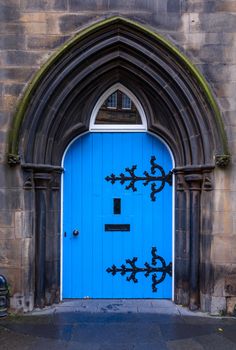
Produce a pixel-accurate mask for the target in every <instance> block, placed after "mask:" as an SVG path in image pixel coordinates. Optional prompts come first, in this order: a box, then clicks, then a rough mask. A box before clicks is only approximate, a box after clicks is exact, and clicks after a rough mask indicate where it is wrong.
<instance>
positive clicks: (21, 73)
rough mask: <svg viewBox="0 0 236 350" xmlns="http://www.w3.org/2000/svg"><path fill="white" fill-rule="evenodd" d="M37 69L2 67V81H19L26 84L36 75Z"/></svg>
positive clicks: (0, 78) (0, 75) (0, 73)
mask: <svg viewBox="0 0 236 350" xmlns="http://www.w3.org/2000/svg"><path fill="white" fill-rule="evenodd" d="M35 71H36V69H35V68H33V67H17V68H16V67H12V68H8V67H5V68H3V67H1V68H0V80H7V81H8V82H9V81H10V80H11V81H17V82H18V83H24V82H27V81H28V80H30V78H31V77H32V76H33V74H34V73H35Z"/></svg>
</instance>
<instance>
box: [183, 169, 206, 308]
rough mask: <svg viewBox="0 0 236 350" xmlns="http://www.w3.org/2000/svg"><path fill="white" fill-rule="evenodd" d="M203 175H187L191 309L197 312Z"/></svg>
mask: <svg viewBox="0 0 236 350" xmlns="http://www.w3.org/2000/svg"><path fill="white" fill-rule="evenodd" d="M202 180H203V179H202V175H201V174H189V175H185V181H186V182H187V183H188V184H189V190H190V208H189V210H190V275H189V283H190V288H189V308H190V310H196V309H198V308H199V306H200V294H199V287H200V279H199V267H200V231H201V220H200V218H201V190H202Z"/></svg>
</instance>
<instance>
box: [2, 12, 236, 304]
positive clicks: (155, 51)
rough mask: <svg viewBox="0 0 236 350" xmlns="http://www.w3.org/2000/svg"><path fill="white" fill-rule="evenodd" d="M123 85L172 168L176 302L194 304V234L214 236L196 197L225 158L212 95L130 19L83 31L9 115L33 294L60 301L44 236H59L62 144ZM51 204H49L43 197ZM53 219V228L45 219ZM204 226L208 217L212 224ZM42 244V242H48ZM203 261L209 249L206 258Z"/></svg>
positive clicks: (204, 267) (171, 51)
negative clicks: (30, 234) (31, 253)
mask: <svg viewBox="0 0 236 350" xmlns="http://www.w3.org/2000/svg"><path fill="white" fill-rule="evenodd" d="M118 83H119V84H122V85H123V86H124V87H125V88H126V89H128V90H129V91H130V92H131V93H132V94H133V95H134V96H136V98H137V100H138V101H140V103H141V106H142V108H143V110H144V113H145V115H146V116H147V129H148V130H149V131H150V132H152V133H154V134H156V135H158V136H161V137H162V139H164V141H165V142H166V143H167V144H168V145H169V147H170V148H171V150H172V152H173V154H174V157H175V163H176V169H175V173H176V205H175V208H176V209H175V210H176V229H175V232H176V237H177V238H178V239H176V246H175V251H176V264H175V300H176V302H179V303H182V304H188V305H190V307H191V308H196V307H198V306H199V293H200V282H199V281H200V278H201V280H202V281H203V282H201V286H203V287H201V288H203V289H204V293H207V288H210V286H209V287H207V286H206V284H204V281H205V280H206V276H207V275H209V274H210V268H211V267H210V264H207V263H206V261H207V259H206V258H205V257H204V259H203V260H202V261H200V255H199V247H200V241H199V237H200V233H201V232H203V231H204V230H208V231H209V230H210V227H208V226H207V225H210V224H209V223H206V220H204V215H205V214H204V211H205V210H204V207H203V206H204V205H205V206H207V205H209V202H210V200H211V199H210V198H211V197H210V196H209V202H207V201H206V203H205V204H204V203H203V204H202V206H201V204H200V203H201V196H202V193H204V196H205V197H207V193H209V191H211V190H212V176H213V170H214V167H215V166H216V165H223V166H224V165H226V164H227V162H228V161H229V151H228V146H227V139H226V134H225V131H224V126H223V121H222V119H221V115H220V112H219V109H218V107H217V104H216V102H215V100H214V98H213V95H212V93H211V91H210V89H209V87H208V85H207V83H206V81H205V80H204V78H203V77H202V75H201V74H200V73H199V72H198V71H197V70H196V68H195V67H194V66H193V65H192V64H191V62H190V61H189V60H188V59H187V58H186V57H185V56H184V55H183V54H182V53H181V52H180V51H178V50H177V49H176V48H175V47H174V46H173V45H172V44H170V43H169V42H168V41H166V40H165V39H164V38H163V37H161V36H159V35H158V34H156V33H155V32H152V31H150V30H149V29H146V28H145V27H144V26H142V25H140V24H138V23H135V22H133V21H130V20H127V19H124V18H120V17H114V18H110V19H107V20H104V21H102V22H99V23H97V24H94V25H92V26H91V27H89V28H87V29H85V30H82V31H81V32H79V33H78V34H77V35H76V36H75V37H74V38H73V39H72V40H71V41H70V42H68V43H67V44H66V45H64V47H62V48H61V50H60V51H59V52H58V53H56V54H55V55H54V56H53V57H52V58H51V59H50V60H49V62H47V63H46V64H45V65H44V66H43V67H42V69H41V70H40V71H39V72H38V74H37V75H36V77H35V78H34V80H33V82H32V83H31V84H30V85H29V88H28V90H27V91H26V93H25V95H24V97H23V99H22V101H21V102H20V104H19V108H18V111H17V113H16V115H15V118H14V121H13V126H12V131H11V133H10V137H9V154H8V161H9V164H11V165H14V164H18V163H20V164H21V166H22V169H23V174H24V177H25V188H26V189H27V190H30V191H31V193H32V200H34V205H35V237H36V258H35V266H36V268H35V280H36V286H35V296H36V299H35V300H36V304H37V305H43V304H44V303H45V298H46V295H51V297H50V298H51V299H50V302H53V301H54V300H55V298H56V295H58V288H59V285H60V283H59V278H60V267H59V263H58V256H59V255H60V252H59V248H58V246H57V245H56V244H55V247H54V248H53V249H54V250H53V254H54V255H53V259H54V260H53V261H47V259H48V258H47V256H48V254H47V249H48V246H47V235H52V236H53V237H54V238H55V240H58V239H59V238H58V237H59V235H58V233H59V231H60V225H59V215H60V206H59V202H60V196H59V191H60V173H61V171H63V169H62V168H61V159H62V156H63V153H64V150H65V148H66V147H67V145H68V144H69V143H70V142H71V140H73V139H74V138H75V137H76V136H78V135H80V134H82V133H84V132H87V131H88V130H89V124H90V116H91V113H92V110H93V108H94V106H95V105H96V103H97V101H98V100H99V98H100V96H101V95H102V94H104V93H105V92H106V91H107V90H108V89H109V88H110V87H111V86H113V85H115V84H118ZM48 199H49V200H48ZM49 212H51V213H52V212H53V215H54V221H53V227H49V225H48V221H49V219H48V213H49ZM208 221H209V220H208ZM45 237H46V238H45ZM204 254H208V253H207V251H206V252H203V254H202V255H203V256H204Z"/></svg>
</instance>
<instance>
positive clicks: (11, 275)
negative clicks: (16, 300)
mask: <svg viewBox="0 0 236 350" xmlns="http://www.w3.org/2000/svg"><path fill="white" fill-rule="evenodd" d="M1 274H3V275H4V276H5V277H6V279H7V283H8V286H9V292H10V296H13V295H14V294H15V293H19V292H21V293H23V292H24V289H23V285H22V268H21V267H20V265H18V266H17V267H12V266H1Z"/></svg>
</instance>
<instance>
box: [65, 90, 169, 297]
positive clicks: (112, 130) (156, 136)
mask: <svg viewBox="0 0 236 350" xmlns="http://www.w3.org/2000/svg"><path fill="white" fill-rule="evenodd" d="M109 91H110V90H109ZM111 93H112V92H110V93H109V94H111ZM105 96H106V97H107V94H106V95H105ZM108 96H109V95H108ZM102 97H104V96H102ZM97 111H98V110H97ZM96 113H97V112H96ZM91 118H92V117H91ZM145 118H146V117H145ZM94 120H95V118H94V119H93V121H94ZM93 132H101V133H106V132H112V133H115V132H130V133H132V132H133V133H135V132H142V133H147V134H149V135H151V136H153V137H155V138H157V139H158V140H160V141H161V142H162V143H163V144H164V145H165V147H166V148H167V150H168V152H169V154H170V156H171V160H172V169H174V168H175V160H174V156H173V153H172V151H171V149H170V147H169V145H168V144H167V143H166V142H165V141H164V140H163V139H162V138H161V137H160V136H158V135H156V134H154V133H152V132H150V131H148V130H142V129H136V128H134V129H133V130H132V129H129V130H127V129H124V130H122V129H119V128H118V129H116V128H115V127H114V125H112V128H111V126H108V127H107V128H106V129H104V130H99V129H98V130H96V129H94V130H91V131H87V132H85V133H82V134H80V135H78V136H76V137H75V138H74V139H73V140H72V141H71V142H70V143H69V145H68V146H67V147H66V149H65V152H64V154H63V157H62V164H61V166H62V168H63V169H64V160H65V156H66V153H67V151H68V150H69V148H70V147H71V146H72V144H73V143H74V142H75V141H76V140H78V139H79V138H81V137H83V136H84V135H87V134H90V133H93ZM63 200H64V173H62V177H61V222H60V225H61V230H60V232H61V240H60V244H61V257H60V301H63V297H62V294H63V255H64V251H63V220H64V213H63ZM174 203H175V174H174V173H173V183H172V208H171V213H172V232H171V239H172V281H171V283H172V293H171V300H172V301H174V289H175V205H174ZM78 299H80V298H78Z"/></svg>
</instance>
